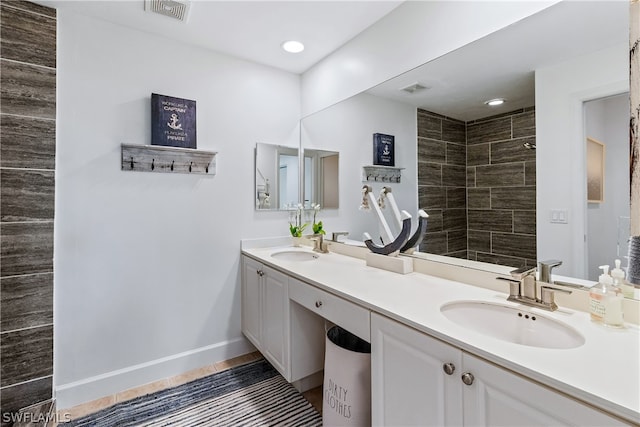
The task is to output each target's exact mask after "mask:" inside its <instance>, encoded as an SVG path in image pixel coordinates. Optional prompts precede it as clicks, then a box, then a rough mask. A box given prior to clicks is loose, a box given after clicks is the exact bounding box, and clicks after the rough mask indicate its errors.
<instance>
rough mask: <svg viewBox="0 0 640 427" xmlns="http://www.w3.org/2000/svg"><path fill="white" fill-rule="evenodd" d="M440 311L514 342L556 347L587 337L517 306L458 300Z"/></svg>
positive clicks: (574, 344) (570, 345)
mask: <svg viewBox="0 0 640 427" xmlns="http://www.w3.org/2000/svg"><path fill="white" fill-rule="evenodd" d="M440 311H441V312H442V314H443V315H444V316H445V317H446V318H447V319H449V320H451V321H452V322H454V323H457V324H458V325H460V326H462V327H465V328H467V329H470V330H472V331H475V332H478V333H480V334H483V335H488V336H490V337H493V338H497V339H499V340H502V341H507V342H511V343H514V344H520V345H527V346H531V347H541V348H554V349H569V348H576V347H580V346H581V345H582V344H584V337H583V336H582V335H581V334H580V333H579V332H578V331H576V330H575V329H573V328H572V327H570V326H568V325H566V324H564V323H562V322H559V321H557V320H553V319H550V318H548V317H544V316H541V315H539V314H536V313H532V312H530V311H528V310H523V309H521V308H518V307H510V306H507V305H503V304H494V303H490V302H484V301H456V302H452V303H449V304H445V305H443V306H442V307H441V308H440Z"/></svg>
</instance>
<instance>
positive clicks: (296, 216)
mask: <svg viewBox="0 0 640 427" xmlns="http://www.w3.org/2000/svg"><path fill="white" fill-rule="evenodd" d="M303 213H304V208H303V207H302V205H301V204H300V203H298V205H297V206H296V208H295V210H292V211H290V212H289V232H290V233H291V235H292V236H293V237H302V232H303V231H304V229H305V228H307V225H309V224H307V223H304V224H303V223H302V214H303ZM314 218H315V217H314ZM314 222H315V221H314Z"/></svg>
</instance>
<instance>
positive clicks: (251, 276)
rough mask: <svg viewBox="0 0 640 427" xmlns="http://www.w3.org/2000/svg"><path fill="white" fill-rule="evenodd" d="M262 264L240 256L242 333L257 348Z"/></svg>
mask: <svg viewBox="0 0 640 427" xmlns="http://www.w3.org/2000/svg"><path fill="white" fill-rule="evenodd" d="M262 271H263V270H262V264H261V263H259V262H257V261H255V260H253V259H251V258H248V257H246V256H243V257H242V297H241V298H242V333H244V335H245V336H246V337H247V338H248V339H249V341H251V343H252V344H253V345H255V346H256V347H257V348H258V349H260V347H261V343H262V332H261V331H262V320H261V319H262V276H260V274H261V272H262Z"/></svg>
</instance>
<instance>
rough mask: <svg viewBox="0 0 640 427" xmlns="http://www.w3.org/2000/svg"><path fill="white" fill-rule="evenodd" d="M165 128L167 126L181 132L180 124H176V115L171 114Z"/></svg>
mask: <svg viewBox="0 0 640 427" xmlns="http://www.w3.org/2000/svg"><path fill="white" fill-rule="evenodd" d="M167 126H169V127H170V128H171V129H173V130H182V123H178V115H177V114H172V115H171V121H170V122H169V123H167Z"/></svg>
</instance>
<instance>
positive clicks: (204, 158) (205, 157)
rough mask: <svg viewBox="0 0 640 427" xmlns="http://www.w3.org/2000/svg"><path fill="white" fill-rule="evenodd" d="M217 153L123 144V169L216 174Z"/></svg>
mask: <svg viewBox="0 0 640 427" xmlns="http://www.w3.org/2000/svg"><path fill="white" fill-rule="evenodd" d="M216 154H218V153H217V152H215V151H203V150H195V149H192V148H181V147H165V146H160V145H131V144H122V170H123V171H136V172H164V173H187V174H189V173H191V174H200V175H215V174H216Z"/></svg>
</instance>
